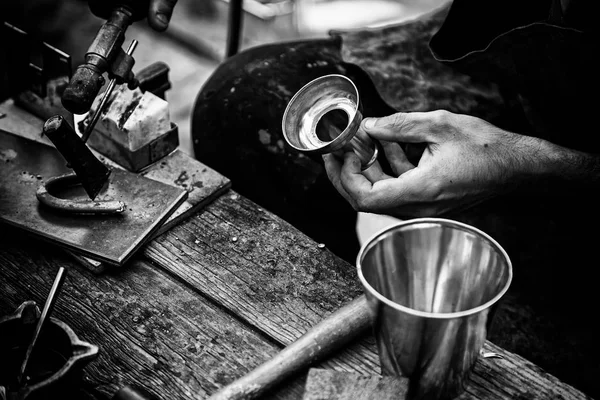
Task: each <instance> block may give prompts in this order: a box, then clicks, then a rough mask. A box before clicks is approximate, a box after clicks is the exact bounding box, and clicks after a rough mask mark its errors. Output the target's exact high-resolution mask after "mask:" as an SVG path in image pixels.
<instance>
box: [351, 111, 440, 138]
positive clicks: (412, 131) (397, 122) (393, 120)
mask: <svg viewBox="0 0 600 400" xmlns="http://www.w3.org/2000/svg"><path fill="white" fill-rule="evenodd" d="M424 114H425V113H418V112H414V113H403V112H398V113H396V114H392V115H388V116H386V117H381V118H365V119H363V121H362V123H361V126H362V128H363V129H364V130H365V132H367V133H368V134H369V135H370V136H372V137H374V138H375V139H379V140H384V141H387V142H407V143H423V142H427V141H429V139H430V131H429V129H427V127H428V126H429V123H427V121H426V119H425V115H424Z"/></svg>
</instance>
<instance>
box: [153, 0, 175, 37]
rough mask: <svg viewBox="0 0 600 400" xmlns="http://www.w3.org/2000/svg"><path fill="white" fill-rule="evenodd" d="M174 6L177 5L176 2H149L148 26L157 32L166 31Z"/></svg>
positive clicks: (170, 0) (161, 0)
mask: <svg viewBox="0 0 600 400" xmlns="http://www.w3.org/2000/svg"><path fill="white" fill-rule="evenodd" d="M175 4H177V0H150V8H149V9H148V24H149V25H150V26H151V27H152V29H154V30H157V31H159V32H162V31H164V30H165V29H167V27H168V26H169V21H170V20H171V15H173V8H174V7H175Z"/></svg>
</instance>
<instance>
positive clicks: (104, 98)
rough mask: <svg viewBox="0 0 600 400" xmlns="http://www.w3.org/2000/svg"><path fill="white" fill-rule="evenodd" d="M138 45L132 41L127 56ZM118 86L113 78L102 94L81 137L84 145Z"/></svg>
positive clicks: (135, 41)
mask: <svg viewBox="0 0 600 400" xmlns="http://www.w3.org/2000/svg"><path fill="white" fill-rule="evenodd" d="M137 45H138V41H137V40H135V39H134V40H132V41H131V43H130V44H129V47H128V48H127V54H128V55H130V56H131V55H132V54H133V52H134V51H135V48H136V47H137ZM116 84H117V80H116V78H112V79H111V80H110V82H108V86H107V87H106V90H105V91H104V93H103V94H102V99H101V100H100V104H99V105H98V108H97V109H96V112H95V113H94V115H93V116H92V120H91V121H90V123H89V124H88V126H87V127H86V128H85V131H84V132H83V135H81V140H82V141H83V143H85V142H87V140H88V138H89V137H90V135H91V134H92V131H93V130H94V127H95V126H96V123H97V122H98V120H99V119H100V114H102V110H103V109H104V107H105V106H106V102H107V101H108V98H109V97H110V95H111V93H112V91H113V90H114V88H115V85H116Z"/></svg>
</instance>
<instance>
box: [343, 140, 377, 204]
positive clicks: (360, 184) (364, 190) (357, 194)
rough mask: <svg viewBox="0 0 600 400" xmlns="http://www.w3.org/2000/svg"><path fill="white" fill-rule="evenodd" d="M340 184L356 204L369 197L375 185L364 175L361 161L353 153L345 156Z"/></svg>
mask: <svg viewBox="0 0 600 400" xmlns="http://www.w3.org/2000/svg"><path fill="white" fill-rule="evenodd" d="M340 183H341V185H342V187H343V188H344V190H345V191H346V193H348V195H349V196H350V197H351V198H352V199H354V201H355V203H356V204H360V203H361V202H362V201H363V200H364V199H367V198H368V197H369V192H370V190H371V188H372V187H373V184H372V183H371V181H369V179H367V177H365V176H364V175H363V174H362V171H361V164H360V160H359V158H358V156H357V155H356V154H354V153H353V152H348V153H346V154H344V164H343V165H342V169H341V171H340Z"/></svg>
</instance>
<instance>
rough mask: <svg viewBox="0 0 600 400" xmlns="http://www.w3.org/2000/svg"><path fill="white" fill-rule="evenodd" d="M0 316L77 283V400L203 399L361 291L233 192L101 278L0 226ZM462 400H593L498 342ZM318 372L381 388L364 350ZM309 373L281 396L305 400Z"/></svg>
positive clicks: (299, 237)
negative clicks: (83, 348) (88, 358)
mask: <svg viewBox="0 0 600 400" xmlns="http://www.w3.org/2000/svg"><path fill="white" fill-rule="evenodd" d="M2 233H3V235H2V236H3V237H4V241H3V245H2V246H1V247H0V293H1V295H0V315H6V314H9V313H11V312H12V311H14V309H15V308H16V307H17V306H19V305H20V304H21V303H22V302H24V301H26V300H35V301H36V302H37V303H38V304H43V302H44V300H45V298H46V296H47V293H48V291H49V288H50V286H51V282H52V280H53V278H54V276H55V274H56V272H57V270H58V268H59V267H60V266H64V267H66V268H67V271H68V274H67V278H66V282H65V284H64V286H63V289H62V292H61V295H60V298H59V301H58V302H57V304H56V308H55V310H54V313H53V315H54V316H55V317H56V318H58V319H60V320H62V321H64V322H65V323H67V324H68V325H69V326H71V328H72V329H73V330H74V331H75V332H76V333H77V334H78V336H79V337H80V339H82V340H84V341H88V342H90V343H93V344H96V345H98V346H99V347H100V355H99V357H98V358H97V359H96V360H94V361H92V362H91V363H90V364H88V365H87V366H86V367H85V368H84V370H83V380H82V385H81V387H80V388H76V389H73V390H78V391H79V395H80V396H81V398H82V399H106V398H110V397H111V396H112V395H113V393H114V392H115V391H116V390H117V389H118V388H119V387H122V386H124V385H126V384H137V385H140V386H142V387H145V388H147V389H148V390H150V391H152V392H153V393H155V394H156V395H158V396H160V397H161V398H162V399H199V398H206V397H208V396H209V395H210V394H211V393H214V392H215V391H216V390H217V389H218V388H220V387H223V386H225V385H226V384H228V383H229V382H231V381H233V380H234V379H236V378H238V377H240V376H242V375H244V374H246V373H247V372H249V371H251V370H252V369H253V368H255V367H257V366H258V365H259V364H261V363H262V362H264V361H266V360H268V359H269V358H271V357H272V356H274V355H275V354H276V353H277V352H278V351H279V350H281V349H282V348H283V347H285V346H286V345H288V344H290V343H292V342H293V341H294V340H295V339H297V338H299V337H300V336H301V335H302V334H303V333H304V332H306V331H307V330H308V329H309V328H310V327H312V326H314V325H315V324H316V323H317V322H319V321H320V320H322V319H323V318H324V317H326V316H327V315H329V314H330V313H332V312H333V311H335V310H337V309H339V308H340V307H341V306H342V305H344V304H345V303H347V302H349V301H350V300H352V299H354V298H356V297H357V296H359V295H360V294H361V292H362V290H361V288H360V286H359V283H358V279H357V276H356V272H355V267H354V266H352V265H350V264H348V263H347V262H345V261H343V260H342V259H340V258H338V257H337V256H335V255H334V254H333V253H331V252H330V251H329V250H328V249H327V248H324V247H323V246H320V245H319V244H318V243H316V242H314V241H313V240H312V239H310V238H309V237H307V236H305V235H304V234H302V233H301V232H299V231H298V230H296V229H295V228H294V227H293V226H291V225H290V224H288V223H286V222H285V221H283V220H281V219H280V218H278V217H277V216H275V215H273V214H272V213H270V212H269V211H268V210H265V209H262V208H260V207H259V206H258V205H256V204H255V203H253V202H251V201H250V200H248V199H246V198H244V197H243V196H240V195H239V194H237V193H236V192H234V191H233V190H229V191H227V192H225V193H223V194H220V195H219V196H218V198H216V199H215V200H214V201H213V202H211V203H210V204H208V205H207V206H206V207H205V208H202V209H201V210H199V211H197V212H196V213H194V214H193V215H191V216H190V217H189V218H187V219H184V220H183V221H181V222H180V223H179V224H177V225H176V226H174V227H173V228H171V229H170V230H169V231H167V232H165V233H163V234H162V235H161V236H159V237H156V238H155V239H154V240H152V241H151V242H149V243H147V244H146V245H145V246H144V247H142V248H141V250H140V251H139V252H138V253H137V254H136V255H134V257H133V259H132V261H130V262H129V263H128V264H127V265H126V266H124V267H121V268H115V269H105V270H103V271H101V272H98V271H97V272H92V271H91V270H89V269H88V268H85V267H83V266H82V265H81V264H79V263H78V262H76V261H75V260H74V259H73V258H72V257H70V256H68V255H67V254H66V253H65V252H63V251H62V250H60V249H58V248H55V247H51V246H49V245H46V244H44V243H38V242H37V241H35V240H32V239H31V238H26V237H24V236H20V235H19V234H17V233H16V232H13V231H9V228H8V227H6V226H3V227H2ZM485 350H486V351H492V352H496V353H499V354H500V355H502V357H503V358H501V359H497V358H490V359H484V358H481V359H480V360H479V361H478V362H477V364H476V367H475V370H474V375H473V377H472V379H471V380H470V382H469V384H468V388H467V392H466V393H464V394H463V395H462V396H461V397H460V399H515V398H519V399H551V398H552V399H557V398H560V399H584V398H587V397H586V396H585V395H583V394H582V393H581V392H579V391H578V390H576V389H574V388H573V387H571V386H569V385H567V384H564V383H562V382H561V381H559V380H558V379H556V378H555V377H553V376H551V375H550V374H547V373H545V372H544V371H543V370H542V369H541V368H539V367H537V366H536V365H534V364H532V363H530V362H528V361H527V360H525V359H523V358H521V357H519V356H518V355H516V354H513V353H510V352H507V351H505V350H503V349H502V348H499V347H497V346H495V345H494V344H492V343H489V342H488V343H487V344H486V348H485ZM320 367H322V368H331V369H334V370H339V371H349V372H354V373H358V374H361V375H378V374H379V367H378V359H377V353H376V348H375V343H374V340H373V338H372V337H371V336H370V335H367V336H366V337H363V338H362V339H360V340H359V341H358V342H356V343H354V344H353V345H351V346H350V347H348V348H347V349H345V350H343V351H342V352H341V353H339V354H337V355H336V356H334V357H332V358H331V359H329V360H327V361H325V362H324V363H323V364H322V365H320ZM306 372H307V371H301V372H299V373H298V375H297V377H296V378H295V380H292V381H288V382H287V383H286V384H285V385H283V386H281V387H280V388H279V390H277V391H276V392H274V393H272V395H271V396H270V397H269V398H273V399H301V398H302V396H303V388H304V382H305V379H306Z"/></svg>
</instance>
